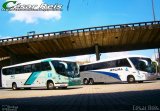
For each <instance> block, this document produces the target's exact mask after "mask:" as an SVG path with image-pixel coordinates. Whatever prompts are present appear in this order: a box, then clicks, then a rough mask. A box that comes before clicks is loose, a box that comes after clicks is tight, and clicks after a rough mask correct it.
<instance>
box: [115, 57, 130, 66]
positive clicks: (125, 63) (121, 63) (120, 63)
mask: <svg viewBox="0 0 160 111" xmlns="http://www.w3.org/2000/svg"><path fill="white" fill-rule="evenodd" d="M117 67H131V65H130V64H129V62H128V60H127V59H120V60H117Z"/></svg>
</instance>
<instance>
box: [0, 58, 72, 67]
mask: <svg viewBox="0 0 160 111" xmlns="http://www.w3.org/2000/svg"><path fill="white" fill-rule="evenodd" d="M52 60H60V61H68V62H75V61H72V60H68V59H64V58H46V59H40V60H35V61H29V62H24V63H20V64H15V65H10V66H5V67H3V68H9V67H15V66H21V65H27V64H34V63H39V62H46V61H52ZM3 68H2V69H3Z"/></svg>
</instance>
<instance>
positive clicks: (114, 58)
mask: <svg viewBox="0 0 160 111" xmlns="http://www.w3.org/2000/svg"><path fill="white" fill-rule="evenodd" d="M130 57H142V58H149V57H147V56H142V55H124V56H119V57H112V58H107V59H103V60H98V61H95V62H91V63H86V64H82V65H81V66H83V65H89V64H94V63H99V62H105V61H111V60H117V59H124V58H130Z"/></svg>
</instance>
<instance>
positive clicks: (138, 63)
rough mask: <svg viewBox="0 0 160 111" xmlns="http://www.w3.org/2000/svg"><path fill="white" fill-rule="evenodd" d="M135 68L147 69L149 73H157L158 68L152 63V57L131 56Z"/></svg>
mask: <svg viewBox="0 0 160 111" xmlns="http://www.w3.org/2000/svg"><path fill="white" fill-rule="evenodd" d="M129 59H130V60H131V62H132V63H133V65H134V66H135V68H136V69H137V70H140V71H145V72H148V73H156V68H155V67H154V65H153V64H152V61H151V59H149V58H140V57H132V58H129Z"/></svg>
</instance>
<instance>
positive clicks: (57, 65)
mask: <svg viewBox="0 0 160 111" xmlns="http://www.w3.org/2000/svg"><path fill="white" fill-rule="evenodd" d="M1 71H2V72H1V76H2V87H4V88H12V89H13V90H16V89H19V88H26V89H30V88H33V87H47V89H54V88H56V87H61V88H67V87H68V86H72V85H80V84H81V80H80V74H79V66H78V65H77V63H76V62H73V61H68V60H64V59H61V58H48V59H42V60H36V61H31V62H26V63H21V64H16V65H11V66H7V67H3V68H2V70H1Z"/></svg>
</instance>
